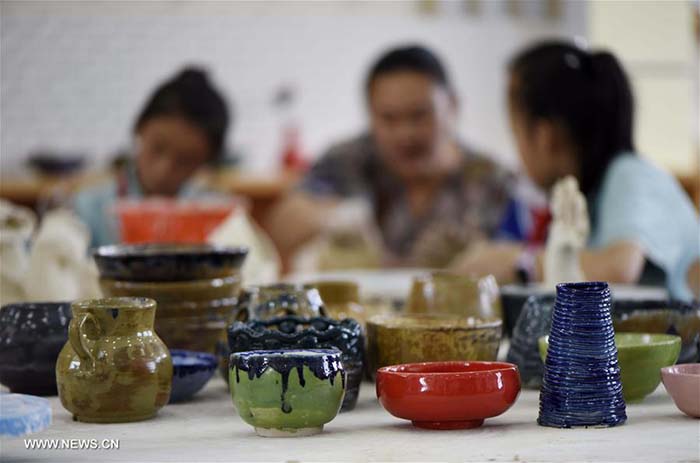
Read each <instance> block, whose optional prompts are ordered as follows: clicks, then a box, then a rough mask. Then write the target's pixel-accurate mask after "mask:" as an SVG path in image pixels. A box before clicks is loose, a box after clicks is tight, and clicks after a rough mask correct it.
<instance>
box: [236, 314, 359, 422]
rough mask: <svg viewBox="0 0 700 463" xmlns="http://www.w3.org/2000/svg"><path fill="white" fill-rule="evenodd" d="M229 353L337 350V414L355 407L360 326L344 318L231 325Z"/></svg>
mask: <svg viewBox="0 0 700 463" xmlns="http://www.w3.org/2000/svg"><path fill="white" fill-rule="evenodd" d="M228 344H229V348H230V350H231V353H236V352H246V351H252V350H281V349H338V350H340V351H341V352H342V356H341V361H342V363H343V367H344V368H345V371H346V372H347V384H346V391H345V398H344V399H343V406H342V408H341V411H350V410H352V409H353V408H355V405H356V404H357V398H358V395H359V392H360V383H361V382H362V374H363V358H364V345H365V341H364V336H363V335H362V328H361V326H360V324H359V323H358V322H357V321H355V320H353V319H351V318H346V319H345V320H342V321H337V320H332V319H330V318H326V317H312V318H303V317H296V316H288V317H279V318H273V319H270V320H258V321H249V322H235V323H234V324H233V325H231V326H230V327H229V329H228Z"/></svg>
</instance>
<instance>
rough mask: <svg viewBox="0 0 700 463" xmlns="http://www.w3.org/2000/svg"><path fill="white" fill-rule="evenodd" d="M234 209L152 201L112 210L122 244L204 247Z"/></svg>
mask: <svg viewBox="0 0 700 463" xmlns="http://www.w3.org/2000/svg"><path fill="white" fill-rule="evenodd" d="M236 206H237V203H236V201H223V200H221V201H220V200H194V199H193V200H175V199H164V198H153V199H144V200H131V199H129V200H122V201H119V202H118V203H117V205H116V207H115V208H116V213H117V217H118V223H119V229H120V235H121V239H122V242H124V243H129V244H141V243H205V242H206V240H207V237H208V236H209V234H210V233H211V232H212V231H214V229H216V227H218V226H219V225H221V223H222V222H223V221H224V220H226V218H227V217H228V216H229V214H231V213H232V212H234V211H235V210H236Z"/></svg>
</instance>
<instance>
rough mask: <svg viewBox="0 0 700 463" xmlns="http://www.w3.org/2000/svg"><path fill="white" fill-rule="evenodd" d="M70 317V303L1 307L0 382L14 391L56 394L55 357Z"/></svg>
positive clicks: (25, 304) (65, 339)
mask: <svg viewBox="0 0 700 463" xmlns="http://www.w3.org/2000/svg"><path fill="white" fill-rule="evenodd" d="M70 320H71V309H70V303H69V302H36V303H17V304H8V305H5V306H3V307H2V308H0V383H1V384H3V385H4V386H7V387H8V388H10V391H12V392H15V393H20V394H31V395H56V393H57V390H56V359H57V358H58V354H59V352H60V351H61V349H62V348H63V346H64V345H65V343H66V342H67V341H68V325H69V323H70Z"/></svg>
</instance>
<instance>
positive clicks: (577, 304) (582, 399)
mask: <svg viewBox="0 0 700 463" xmlns="http://www.w3.org/2000/svg"><path fill="white" fill-rule="evenodd" d="M610 306H611V298H610V289H609V288H608V284H607V283H603V282H589V283H564V284H560V285H557V297H556V301H555V303H554V311H553V313H552V327H551V331H550V335H549V336H550V337H549V350H548V351H547V359H546V361H545V368H544V376H543V379H542V389H541V391H540V414H539V418H538V420H537V422H538V423H539V424H540V425H543V426H552V427H557V428H571V427H580V426H596V427H599V426H602V427H608V426H615V425H620V424H623V423H624V422H625V421H626V419H627V415H626V406H625V401H624V399H623V397H622V382H621V381H620V367H619V365H618V359H617V348H616V347H615V331H614V329H613V325H612V318H611V316H610Z"/></svg>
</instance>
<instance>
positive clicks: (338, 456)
mask: <svg viewBox="0 0 700 463" xmlns="http://www.w3.org/2000/svg"><path fill="white" fill-rule="evenodd" d="M50 401H51V404H52V408H53V424H52V426H51V428H50V429H48V430H47V431H44V432H42V433H38V434H34V435H32V436H29V437H32V438H41V439H93V438H94V439H99V440H102V439H119V449H118V450H26V449H25V448H24V440H23V439H21V438H19V439H18V438H13V439H3V440H0V460H1V461H3V462H4V461H8V462H10V461H16V462H30V461H50V462H62V461H68V462H78V461H90V462H96V461H147V462H152V461H153V462H155V461H181V462H194V461H367V460H373V461H388V460H402V461H509V462H512V461H552V462H563V461H649V462H698V461H700V420H697V419H693V418H689V417H687V416H685V415H683V414H681V413H680V412H679V411H678V410H677V409H676V407H675V406H674V404H673V402H672V400H671V398H670V397H669V396H668V395H667V394H666V391H665V390H664V388H663V386H659V388H658V389H657V390H656V391H655V392H654V393H653V394H652V395H650V396H649V397H647V398H646V400H645V401H644V402H643V403H641V404H633V405H629V406H628V407H627V415H628V421H627V423H626V424H625V425H623V426H620V427H616V428H608V429H552V428H545V427H541V426H538V425H537V424H536V422H535V420H536V418H537V409H538V392H537V391H530V390H526V391H523V392H522V393H521V394H520V397H519V398H518V401H517V402H516V404H515V405H514V406H513V407H512V408H511V409H510V410H508V411H507V412H506V413H505V414H503V415H501V416H499V417H496V418H492V419H488V420H486V422H485V424H484V426H483V427H481V428H478V429H471V430H461V431H431V430H422V429H416V428H413V427H412V426H411V425H410V423H409V422H407V421H403V420H400V419H397V418H394V417H392V416H391V415H389V414H388V413H387V412H385V411H384V410H383V409H382V408H381V406H380V405H379V403H378V402H377V400H376V398H375V393H374V386H373V384H371V383H364V384H363V385H362V390H361V394H360V399H359V402H358V404H357V408H356V409H355V410H354V411H352V412H349V413H343V414H340V415H339V416H338V417H337V418H336V419H335V420H333V421H332V422H331V423H329V424H328V425H326V428H325V430H324V432H323V433H322V434H320V435H317V436H311V437H303V438H274V439H272V438H262V437H257V436H256V435H255V434H254V433H253V429H252V428H251V427H250V426H248V425H247V424H245V423H244V422H243V421H242V420H241V419H240V418H239V417H238V415H237V414H236V412H235V409H234V407H233V404H232V402H231V399H230V397H229V395H228V391H227V387H226V385H225V384H224V382H223V380H222V379H221V377H219V376H216V377H214V379H213V380H212V381H211V382H210V383H209V384H208V385H207V387H206V388H205V389H204V390H203V391H201V392H200V393H199V394H198V395H197V396H196V397H195V399H194V400H193V401H192V402H189V403H184V404H176V405H168V406H166V407H165V408H163V409H162V410H161V411H160V412H159V413H158V416H157V417H156V418H154V419H152V420H149V421H143V422H138V423H125V424H102V425H98V424H85V423H79V422H74V421H72V419H71V416H70V414H69V413H68V412H67V411H66V410H64V409H63V407H62V406H61V404H60V402H59V400H58V398H56V397H53V398H51V399H50Z"/></svg>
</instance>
